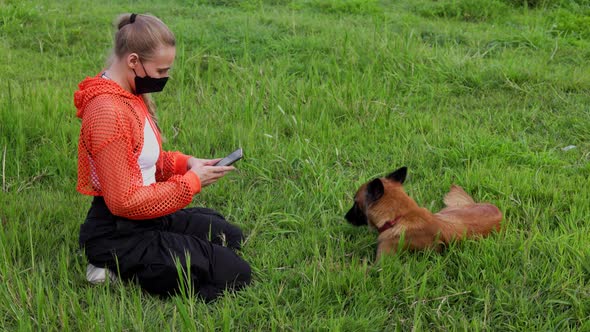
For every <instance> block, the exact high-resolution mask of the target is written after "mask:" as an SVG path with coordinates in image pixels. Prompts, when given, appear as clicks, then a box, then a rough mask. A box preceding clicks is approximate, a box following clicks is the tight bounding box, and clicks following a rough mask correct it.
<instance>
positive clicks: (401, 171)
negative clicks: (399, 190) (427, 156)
mask: <svg viewBox="0 0 590 332" xmlns="http://www.w3.org/2000/svg"><path fill="white" fill-rule="evenodd" d="M407 174H408V168H407V167H406V166H404V167H400V168H398V169H397V170H395V171H393V172H392V173H391V174H389V175H388V176H386V178H388V179H389V180H391V181H396V182H399V183H402V184H403V183H404V181H406V175H407Z"/></svg>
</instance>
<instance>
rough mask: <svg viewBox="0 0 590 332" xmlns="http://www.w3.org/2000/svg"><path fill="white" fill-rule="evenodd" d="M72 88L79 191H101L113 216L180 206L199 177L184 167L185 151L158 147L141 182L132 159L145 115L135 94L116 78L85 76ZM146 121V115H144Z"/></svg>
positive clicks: (144, 215) (152, 214) (143, 215)
mask: <svg viewBox="0 0 590 332" xmlns="http://www.w3.org/2000/svg"><path fill="white" fill-rule="evenodd" d="M78 87H79V90H78V91H76V92H75V93H74V104H75V105H76V108H77V109H78V111H77V114H76V115H77V116H78V117H79V118H80V119H82V128H81V130H80V140H79V143H78V185H77V188H76V189H77V190H78V191H79V192H80V193H82V194H84V195H92V196H103V197H104V200H105V202H106V204H107V206H108V208H109V210H111V212H112V213H113V214H114V215H118V216H121V217H125V218H129V219H150V218H156V217H161V216H164V215H167V214H170V213H173V212H176V211H178V210H180V209H182V208H184V207H186V206H187V205H188V204H189V203H190V202H191V200H192V197H193V195H194V194H196V193H198V192H199V191H200V190H201V183H200V180H199V177H198V176H197V175H196V174H195V173H193V172H190V171H187V163H188V159H189V158H190V156H187V155H184V154H182V153H180V152H167V151H162V141H161V138H160V134H159V132H158V130H157V128H156V127H155V126H152V127H153V129H154V132H155V133H156V136H157V139H158V145H159V147H160V155H159V157H158V161H157V162H156V182H155V183H153V184H151V185H148V186H144V184H143V180H142V174H141V169H140V166H139V164H138V158H139V155H140V153H141V151H142V147H143V144H144V137H143V136H144V126H145V125H146V118H147V119H151V117H150V116H149V113H148V110H147V106H146V105H145V103H144V101H143V98H142V97H141V96H136V95H134V94H132V93H130V92H128V91H126V90H125V89H123V88H121V87H120V86H119V85H118V84H117V83H115V82H113V81H111V80H107V79H103V78H100V76H96V77H87V78H86V79H85V80H83V81H82V82H81V83H80V84H79V85H78ZM148 121H151V120H148Z"/></svg>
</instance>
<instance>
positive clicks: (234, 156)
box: [215, 148, 244, 166]
mask: <svg viewBox="0 0 590 332" xmlns="http://www.w3.org/2000/svg"><path fill="white" fill-rule="evenodd" d="M243 156H244V153H243V152H242V148H239V149H237V150H236V151H234V152H232V153H230V154H229V155H228V156H227V157H225V158H223V159H221V160H220V161H218V162H217V164H215V166H229V165H231V164H233V163H235V162H236V161H238V160H240V159H242V157H243Z"/></svg>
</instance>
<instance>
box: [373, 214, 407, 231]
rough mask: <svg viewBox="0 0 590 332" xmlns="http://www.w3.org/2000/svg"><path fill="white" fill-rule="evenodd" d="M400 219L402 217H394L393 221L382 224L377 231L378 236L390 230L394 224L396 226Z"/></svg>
mask: <svg viewBox="0 0 590 332" xmlns="http://www.w3.org/2000/svg"><path fill="white" fill-rule="evenodd" d="M401 218H402V216H397V217H395V219H392V220H388V221H386V222H385V224H383V226H381V227H379V228H378V229H377V230H378V231H379V234H381V233H383V232H385V231H386V230H388V229H390V228H391V227H393V226H395V224H397V222H398V221H399V220H400V219H401Z"/></svg>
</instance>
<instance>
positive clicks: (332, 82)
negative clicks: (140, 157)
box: [0, 0, 590, 331]
mask: <svg viewBox="0 0 590 332" xmlns="http://www.w3.org/2000/svg"><path fill="white" fill-rule="evenodd" d="M130 11H134V12H140V13H143V12H151V13H153V14H155V15H158V16H159V17H161V18H162V19H163V20H164V21H165V22H167V23H168V25H169V26H170V27H171V29H172V30H173V31H174V32H175V34H176V36H177V39H178V49H177V54H178V55H177V59H176V63H175V68H174V69H173V73H172V79H171V80H170V82H169V84H168V85H167V87H166V90H165V91H164V92H163V93H161V94H158V95H157V96H155V97H156V101H157V103H158V106H159V117H160V120H161V126H162V128H163V131H164V134H165V136H166V137H167V141H166V143H165V148H166V149H170V150H174V149H177V150H181V151H184V152H186V153H189V154H194V155H196V156H199V157H205V158H209V157H211V158H212V157H222V156H223V155H225V154H227V153H229V152H231V151H232V150H233V149H234V148H235V147H237V146H242V147H243V148H244V151H245V159H244V160H242V161H240V162H239V164H238V165H237V166H238V167H239V171H238V172H236V173H234V174H231V175H229V176H227V177H226V178H224V179H222V180H221V181H219V182H218V183H216V184H214V185H212V186H210V187H207V188H205V190H204V191H203V192H202V193H201V194H199V195H197V196H196V197H195V200H194V202H193V204H194V205H197V206H207V207H210V208H214V209H217V210H219V211H221V212H222V213H223V214H224V215H225V216H227V218H228V219H229V220H231V221H232V222H235V223H237V224H238V225H239V226H241V227H242V228H243V229H244V231H245V234H246V237H247V241H246V244H245V247H244V250H243V257H244V258H245V259H246V260H247V261H248V262H250V264H251V265H252V267H253V270H254V282H253V284H252V286H251V287H249V288H248V289H246V290H244V291H242V292H239V293H235V294H228V295H227V296H225V297H223V298H221V299H220V300H218V301H216V302H214V303H212V304H205V303H203V302H201V301H199V300H196V299H194V298H193V297H191V296H189V295H179V296H176V297H173V298H171V299H167V300H162V299H159V298H156V297H152V296H150V295H147V294H145V293H144V292H142V291H141V289H139V288H138V287H137V286H135V285H129V284H128V285H120V284H115V285H101V286H91V285H89V284H88V283H87V282H86V281H85V279H84V271H85V267H86V262H85V258H84V255H83V253H82V252H81V251H80V250H79V249H78V245H77V240H78V229H79V225H80V224H81V223H82V222H83V220H84V217H85V214H86V211H87V209H88V207H89V204H90V198H88V197H85V196H82V195H79V194H78V193H77V192H76V191H75V183H76V175H77V174H76V165H77V164H76V151H77V140H78V131H79V127H80V123H79V120H78V119H77V118H76V117H75V108H74V106H73V92H74V91H75V90H76V86H77V83H78V82H79V81H81V80H82V79H83V78H84V77H85V76H90V75H94V74H96V73H98V72H99V71H100V69H101V68H102V66H103V64H104V62H105V59H106V56H107V54H108V52H109V50H110V47H111V41H112V30H111V25H110V24H111V22H112V20H113V19H114V18H115V16H116V15H117V14H119V13H121V12H130ZM589 17H590V7H589V4H588V3H587V2H586V1H584V0H578V1H529V2H525V1H522V2H521V1H515V0H511V1H508V0H507V1H501V0H490V1H484V0H478V1H467V0H453V1H451V0H440V1H430V0H415V1H410V0H399V1H371V0H364V1H361V0H349V1H335V0H306V1H285V0H256V1H255V0H250V1H235V0H233V1H232V0H225V1H224V0H218V1H215V0H211V1H197V2H192V1H181V0H177V1H157V0H153V1H143V2H132V1H130V2H128V3H126V4H125V3H121V2H115V1H106V2H91V1H81V0H71V1H61V2H59V4H58V3H57V2H56V1H47V0H45V1H26V0H19V1H8V0H0V57H1V58H2V59H3V60H2V61H0V74H1V76H0V77H2V80H1V81H0V175H1V178H0V225H1V226H0V284H1V285H2V286H1V287H0V330H10V331H13V330H22V331H27V330H43V331H55V330H74V331H89V330H94V331H103V330H113V331H121V330H125V331H130V330H133V331H143V330H145V331H161V330H177V331H190V330H221V331H230V330H231V331H233V330H242V331H250V330H294V331H300V330H313V331H316V330H320V331H359V330H361V331H382V330H388V331H391V330H400V331H406V330H416V331H421V330H469V331H474V330H475V331H478V330H501V331H548V330H559V331H562V330H579V331H590V324H589V321H590V320H589V318H590V300H589V299H590V285H589V283H590V246H588V234H589V233H590V225H589V219H588V216H589V215H590V204H589V202H590V189H589V186H588V184H589V178H590V131H589V128H590V112H589V109H588V108H589V105H590V96H589V92H590V69H589V68H590V67H588V58H589V56H590V47H589V46H590V42H588V39H587V37H588V36H590V26H589V25H588V23H587V22H589ZM572 22H573V23H572ZM570 145H574V146H575V148H574V149H571V150H567V151H565V150H564V149H563V148H565V147H567V146H570ZM402 165H407V166H409V172H410V173H409V178H408V180H407V182H406V188H407V191H408V193H409V194H410V195H411V196H412V197H414V198H415V200H416V201H417V202H418V203H419V204H421V205H422V206H425V207H427V208H429V209H432V210H436V209H439V208H441V207H442V197H443V195H444V194H445V192H446V190H448V188H449V186H450V185H451V184H452V183H457V184H459V185H461V186H463V187H464V188H465V189H466V190H467V191H468V192H469V193H471V194H472V195H473V196H474V197H475V198H476V199H477V200H485V201H489V202H492V203H494V204H496V205H497V206H499V207H500V209H501V210H502V211H503V212H504V214H505V219H504V223H503V230H502V231H501V232H500V233H498V234H494V235H492V236H491V237H489V238H486V239H483V240H479V241H467V242H464V243H460V244H454V245H451V246H450V247H449V248H448V249H447V250H446V251H445V252H443V253H441V254H439V253H434V252H430V251H427V252H421V253H407V252H406V253H401V254H399V255H397V256H392V257H387V258H385V259H384V260H383V261H382V262H380V263H379V264H375V263H374V256H375V240H376V234H375V233H372V232H370V231H369V230H368V229H366V228H354V227H353V226H350V225H348V224H347V223H346V222H345V220H344V218H343V215H344V213H345V212H346V210H347V209H348V207H349V206H351V205H352V195H353V194H354V192H355V191H356V188H357V187H358V186H359V185H360V184H361V183H363V182H365V181H367V180H369V179H371V178H372V177H374V176H380V175H383V174H386V173H387V172H389V171H391V170H393V169H395V168H397V167H399V166H402Z"/></svg>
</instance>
